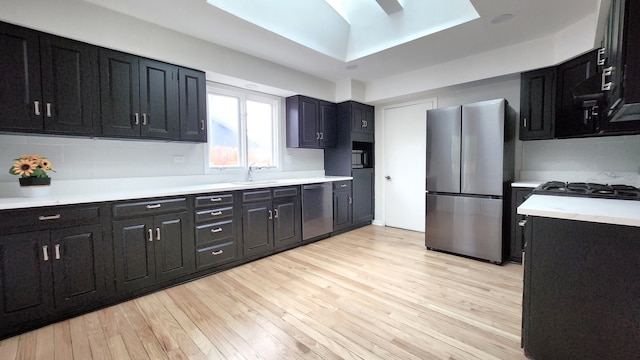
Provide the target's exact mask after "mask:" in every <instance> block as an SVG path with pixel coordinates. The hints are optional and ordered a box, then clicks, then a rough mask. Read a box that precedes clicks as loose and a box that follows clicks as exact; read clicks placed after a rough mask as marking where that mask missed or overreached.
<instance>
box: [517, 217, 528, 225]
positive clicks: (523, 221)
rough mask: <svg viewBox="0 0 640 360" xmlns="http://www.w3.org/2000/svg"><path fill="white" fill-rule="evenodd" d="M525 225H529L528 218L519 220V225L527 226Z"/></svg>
mask: <svg viewBox="0 0 640 360" xmlns="http://www.w3.org/2000/svg"><path fill="white" fill-rule="evenodd" d="M525 225H527V220H526V219H524V220H520V221H518V226H522V227H525Z"/></svg>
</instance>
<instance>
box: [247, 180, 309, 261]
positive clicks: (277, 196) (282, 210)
mask: <svg viewBox="0 0 640 360" xmlns="http://www.w3.org/2000/svg"><path fill="white" fill-rule="evenodd" d="M299 189H300V187H298V186H295V187H283V188H276V189H274V190H267V189H263V190H256V191H246V192H243V195H242V196H243V204H242V238H243V247H244V256H253V255H257V254H266V253H269V252H273V251H274V250H276V249H279V248H282V247H285V246H288V245H291V244H295V243H297V242H300V241H302V219H301V205H300V190H299Z"/></svg>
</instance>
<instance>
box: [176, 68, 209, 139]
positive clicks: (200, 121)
mask: <svg viewBox="0 0 640 360" xmlns="http://www.w3.org/2000/svg"><path fill="white" fill-rule="evenodd" d="M178 80H179V93H180V139H181V140H189V141H196V142H206V141H207V103H206V99H207V94H206V78H205V74H204V73H203V72H201V71H196V70H191V69H184V68H180V69H179V70H178Z"/></svg>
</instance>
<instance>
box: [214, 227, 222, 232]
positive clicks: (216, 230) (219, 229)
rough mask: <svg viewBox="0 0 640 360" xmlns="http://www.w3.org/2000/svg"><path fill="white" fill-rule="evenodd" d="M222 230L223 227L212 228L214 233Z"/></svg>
mask: <svg viewBox="0 0 640 360" xmlns="http://www.w3.org/2000/svg"><path fill="white" fill-rule="evenodd" d="M221 231H222V228H216V229H211V232H212V233H219V232H221Z"/></svg>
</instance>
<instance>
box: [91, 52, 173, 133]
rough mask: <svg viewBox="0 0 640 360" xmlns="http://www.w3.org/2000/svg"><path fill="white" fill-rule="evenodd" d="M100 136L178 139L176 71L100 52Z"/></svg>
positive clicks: (156, 62) (124, 56) (142, 60)
mask: <svg viewBox="0 0 640 360" xmlns="http://www.w3.org/2000/svg"><path fill="white" fill-rule="evenodd" d="M100 100H101V104H102V105H101V110H102V112H101V125H102V129H101V130H102V131H101V135H106V136H116V137H143V138H150V139H167V140H178V139H179V138H180V132H179V130H180V128H179V118H178V116H179V108H178V68H177V67H176V66H173V65H169V64H165V63H162V62H159V61H154V60H149V59H144V58H139V57H137V56H134V55H130V54H125V53H121V52H117V51H113V50H107V49H101V50H100Z"/></svg>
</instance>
